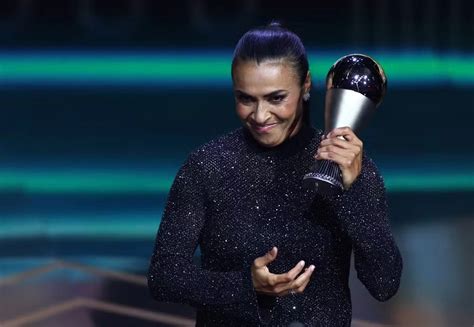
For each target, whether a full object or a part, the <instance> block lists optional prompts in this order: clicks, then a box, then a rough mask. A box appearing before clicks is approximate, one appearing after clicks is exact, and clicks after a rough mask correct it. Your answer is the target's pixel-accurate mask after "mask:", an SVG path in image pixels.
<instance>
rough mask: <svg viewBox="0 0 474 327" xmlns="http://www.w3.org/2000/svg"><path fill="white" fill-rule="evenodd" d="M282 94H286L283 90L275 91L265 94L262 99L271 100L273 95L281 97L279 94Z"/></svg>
mask: <svg viewBox="0 0 474 327" xmlns="http://www.w3.org/2000/svg"><path fill="white" fill-rule="evenodd" d="M283 92H285V93H286V91H285V90H276V91H273V92H270V93H268V94H265V95H264V96H263V97H264V98H271V97H273V96H275V95H281V94H280V93H283Z"/></svg>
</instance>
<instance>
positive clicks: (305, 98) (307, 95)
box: [303, 92, 310, 101]
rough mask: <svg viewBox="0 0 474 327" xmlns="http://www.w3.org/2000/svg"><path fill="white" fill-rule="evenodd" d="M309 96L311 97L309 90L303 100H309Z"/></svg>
mask: <svg viewBox="0 0 474 327" xmlns="http://www.w3.org/2000/svg"><path fill="white" fill-rule="evenodd" d="M309 98H310V95H309V92H306V93H305V94H303V100H304V101H308V100H309Z"/></svg>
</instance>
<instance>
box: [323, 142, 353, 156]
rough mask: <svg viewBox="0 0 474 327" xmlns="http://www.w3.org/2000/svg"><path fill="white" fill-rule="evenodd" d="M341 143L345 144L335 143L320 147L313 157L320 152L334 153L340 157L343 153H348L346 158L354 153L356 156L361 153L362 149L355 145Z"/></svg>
mask: <svg viewBox="0 0 474 327" xmlns="http://www.w3.org/2000/svg"><path fill="white" fill-rule="evenodd" d="M341 142H343V143H346V144H340V143H335V144H328V145H323V146H320V147H319V148H318V150H317V151H316V153H315V155H314V156H315V157H316V156H317V155H318V154H319V153H321V152H336V153H339V154H340V155H345V154H344V153H348V154H347V156H350V155H349V153H354V154H355V155H357V154H359V153H360V152H361V151H362V149H361V148H360V147H359V146H357V145H353V144H350V143H348V142H345V141H341Z"/></svg>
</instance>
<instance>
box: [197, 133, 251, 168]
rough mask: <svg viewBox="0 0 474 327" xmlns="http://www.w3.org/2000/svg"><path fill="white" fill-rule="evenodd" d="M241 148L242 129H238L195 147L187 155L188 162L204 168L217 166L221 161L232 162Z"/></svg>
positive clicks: (242, 142)
mask: <svg viewBox="0 0 474 327" xmlns="http://www.w3.org/2000/svg"><path fill="white" fill-rule="evenodd" d="M243 146H244V134H243V128H242V127H239V128H236V129H233V130H231V131H229V132H226V133H224V134H221V135H219V136H217V137H215V138H213V139H211V140H209V141H207V142H206V143H204V144H201V145H199V146H197V147H196V148H194V150H192V151H191V152H190V154H189V155H188V160H192V161H196V162H199V164H200V165H204V166H209V165H210V166H214V165H219V164H220V163H221V162H222V161H223V160H232V159H233V158H234V157H235V156H236V155H237V153H238V152H240V151H242V150H243V149H244V147H243Z"/></svg>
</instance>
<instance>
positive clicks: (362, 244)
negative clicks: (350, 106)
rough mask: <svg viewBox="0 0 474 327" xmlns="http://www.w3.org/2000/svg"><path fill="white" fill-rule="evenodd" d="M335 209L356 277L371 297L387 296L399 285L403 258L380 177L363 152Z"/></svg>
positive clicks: (388, 297) (385, 297)
mask: <svg viewBox="0 0 474 327" xmlns="http://www.w3.org/2000/svg"><path fill="white" fill-rule="evenodd" d="M336 210H337V215H338V217H339V221H340V223H341V227H342V229H343V230H344V231H345V233H346V234H347V235H348V237H349V238H350V240H351V242H352V247H353V250H354V265H355V269H356V271H357V277H358V278H359V280H360V281H361V282H362V283H363V284H364V285H365V287H366V288H367V289H368V290H369V292H370V294H371V295H372V296H373V297H374V298H376V299H377V300H379V301H386V300H388V299H390V298H391V297H392V296H393V295H395V293H396V292H397V290H398V287H399V285H400V277H401V272H402V266H403V262H402V257H401V255H400V251H399V249H398V246H397V244H396V243H395V240H394V238H393V235H392V232H391V228H390V222H389V220H388V209H387V200H386V191H385V185H384V182H383V179H382V177H381V176H380V174H379V172H378V169H377V167H376V165H375V163H374V162H373V161H372V160H371V159H370V158H369V157H367V156H366V155H365V153H364V155H363V161H362V169H361V173H360V175H359V176H358V177H357V179H356V180H355V181H354V183H353V184H352V185H351V187H350V188H349V189H348V190H346V191H344V192H343V193H342V194H340V195H338V196H337V197H336Z"/></svg>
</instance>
